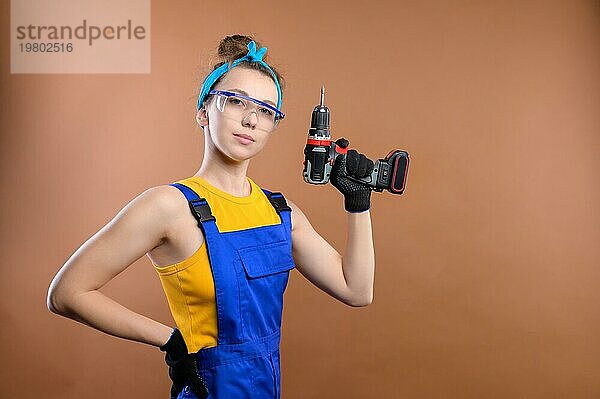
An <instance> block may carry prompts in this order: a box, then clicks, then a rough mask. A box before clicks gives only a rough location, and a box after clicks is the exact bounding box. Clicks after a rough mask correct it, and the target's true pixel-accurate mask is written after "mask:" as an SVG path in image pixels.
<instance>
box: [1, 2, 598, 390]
mask: <svg viewBox="0 0 600 399" xmlns="http://www.w3.org/2000/svg"><path fill="white" fill-rule="evenodd" d="M416 3H417V2H404V3H400V4H398V3H397V2H392V1H387V2H384V1H378V2H373V1H372V2H368V3H366V4H365V3H349V2H346V1H331V2H320V1H310V2H309V1H305V2H301V3H296V4H293V3H291V2H290V3H287V2H277V1H275V2H274V1H252V2H216V1H214V2H208V1H178V2H167V1H153V2H152V25H151V46H152V69H151V70H152V73H151V74H147V75H134V74H122V75H119V74H117V75H110V74H106V75H101V74H80V75H43V74H40V75H11V74H10V69H9V66H10V63H9V61H10V60H9V57H8V54H9V15H10V14H9V5H8V1H4V2H2V5H1V6H0V10H1V21H2V22H1V26H2V40H1V46H2V47H1V49H0V50H1V52H2V60H3V62H2V63H1V65H0V68H1V70H0V73H1V75H0V76H1V89H2V94H1V101H2V103H1V105H2V106H1V107H0V113H1V114H0V123H1V128H2V136H1V147H0V148H1V157H0V160H1V162H2V167H1V173H2V177H1V179H2V180H1V183H2V184H1V186H2V200H1V201H2V203H1V206H0V210H1V212H2V224H1V228H2V232H1V238H2V240H1V242H2V248H1V251H2V252H1V254H2V279H1V280H0V293H1V297H0V311H1V315H0V317H1V323H2V326H3V327H2V336H1V337H0V342H2V369H1V370H2V372H1V374H0V376H1V381H0V387H1V389H0V396H1V397H6V398H8V397H10V398H34V397H40V396H43V397H46V398H79V397H86V398H89V399H92V398H106V397H115V398H125V397H130V398H134V397H135V398H142V397H144V398H166V397H168V389H169V380H168V376H167V373H166V365H164V359H163V354H162V353H161V352H160V351H158V349H157V348H155V347H152V346H148V345H143V344H137V343H133V342H131V341H126V340H122V339H117V338H115V337H112V336H109V335H106V334H103V333H100V332H98V331H96V330H93V329H91V328H89V327H87V326H85V325H82V324H78V323H76V322H73V321H70V320H68V319H65V318H62V317H59V316H56V315H54V314H51V313H50V312H49V311H48V310H47V308H46V292H47V289H48V285H49V283H50V281H51V279H52V277H53V276H54V275H55V273H56V272H57V271H58V269H59V268H60V267H61V266H62V264H63V263H64V262H65V261H66V259H67V258H68V257H69V256H70V255H71V254H72V253H73V252H74V251H75V250H76V249H77V248H78V247H79V246H80V245H81V244H82V243H83V242H84V241H85V240H86V239H88V238H89V237H90V236H91V235H92V234H94V233H95V232H96V231H98V230H99V229H100V228H101V227H102V226H103V225H104V224H105V223H107V222H108V221H109V220H110V219H111V218H112V217H113V216H114V215H115V214H116V213H117V212H118V210H119V209H121V208H122V207H123V206H124V205H125V204H126V203H127V202H129V201H130V200H131V199H132V198H134V197H135V196H137V195H138V194H139V193H141V192H142V191H144V190H145V189H147V188H148V187H151V186H155V185H160V184H166V183H169V182H172V181H174V180H177V179H180V178H184V177H187V176H190V175H192V174H193V173H194V172H195V171H196V170H197V168H198V167H199V165H200V161H201V159H202V153H203V144H202V136H201V131H200V130H199V128H197V127H196V125H195V121H194V115H195V93H196V90H197V86H198V85H199V83H200V81H201V79H202V78H203V77H204V73H205V72H206V68H207V66H208V63H209V61H210V57H211V55H212V54H213V53H214V49H215V47H216V45H217V43H218V41H219V40H220V39H221V38H222V37H223V36H224V35H225V34H230V33H237V32H242V33H254V34H256V36H257V38H258V39H259V40H262V41H263V44H264V45H266V46H267V47H268V48H269V51H268V54H269V55H270V56H271V57H272V58H271V61H272V63H273V64H274V65H275V66H277V67H279V68H280V70H281V71H282V72H283V74H284V75H285V77H286V78H287V82H288V87H287V92H286V97H285V102H284V109H285V112H286V113H287V115H288V116H287V118H286V119H285V121H284V125H283V126H282V127H281V128H280V130H279V132H278V133H277V134H276V135H275V136H274V137H273V138H272V140H271V141H270V143H269V144H268V146H267V147H266V149H265V150H264V152H263V153H262V154H260V155H259V156H258V157H256V159H254V160H253V162H252V164H251V168H250V170H249V175H250V176H251V177H252V178H254V180H255V181H256V182H257V183H258V184H259V185H262V186H263V187H265V188H268V189H272V190H280V191H282V192H284V193H285V194H286V195H287V196H288V197H289V198H291V199H292V200H293V201H294V202H296V203H297V204H298V205H299V206H300V207H301V208H302V209H303V210H304V211H305V212H306V214H307V215H308V217H309V219H310V220H311V222H312V224H313V225H314V227H315V228H316V230H317V231H318V232H319V233H321V234H322V235H323V236H324V237H325V238H326V239H327V240H328V241H329V242H330V243H331V244H332V245H333V246H334V247H335V248H337V249H338V251H340V252H341V253H343V252H342V251H344V249H345V248H344V246H345V234H346V232H345V226H346V214H345V213H344V211H343V207H342V206H343V204H342V197H341V195H340V194H339V193H338V192H337V191H336V190H335V188H333V187H332V186H330V185H328V186H325V187H321V186H312V185H308V184H306V183H304V181H303V180H302V177H301V169H302V165H301V162H302V159H303V158H302V150H303V148H304V144H305V142H306V133H307V128H308V125H309V118H310V112H311V110H312V108H313V107H314V105H315V104H316V103H317V102H318V95H319V88H320V86H321V84H323V83H325V86H326V90H327V94H326V102H327V104H328V105H329V107H330V109H331V112H332V134H333V136H334V137H340V136H344V137H346V138H348V139H349V140H350V141H351V147H353V148H357V149H358V150H359V151H360V152H363V153H365V154H366V155H368V156H369V157H370V158H372V159H376V158H377V157H383V156H384V155H385V154H386V153H387V152H388V151H389V150H391V149H393V148H401V149H405V150H407V151H409V153H410V154H411V164H410V172H409V176H408V182H407V189H406V192H405V194H404V195H401V196H393V195H391V194H389V193H383V194H377V195H374V196H373V207H372V221H373V233H374V239H375V251H376V276H375V298H374V302H373V303H372V304H371V305H370V306H368V307H366V308H358V309H355V308H350V307H347V306H345V305H343V304H341V303H340V302H338V301H336V300H335V299H333V298H331V297H329V296H328V295H327V294H325V293H324V292H321V291H320V290H318V289H316V288H315V287H314V286H313V285H311V284H310V283H309V282H308V281H307V280H306V279H304V278H303V277H302V276H301V275H300V274H299V273H298V272H294V273H293V274H292V277H291V279H290V284H289V287H288V291H287V294H286V303H285V314H284V326H283V337H282V373H283V377H282V387H283V397H284V398H286V399H300V398H302V399H306V398H373V397H378V398H380V397H381V398H597V397H600V314H599V311H598V307H599V303H600V292H599V291H598V287H599V283H600V280H599V278H600V269H599V267H598V266H599V263H600V262H599V261H600V248H599V247H600V246H599V245H598V242H599V239H600V213H599V208H600V206H599V205H600V189H599V187H598V183H599V179H598V177H599V175H600V173H599V171H600V157H599V155H598V154H599V152H600V113H599V110H600V3H599V2H598V1H562V2H560V1H559V2H557V1H502V2H491V1H489V2H484V1H452V2H446V1H429V2H421V3H420V4H416ZM103 292H104V293H106V294H107V295H109V296H110V297H111V298H113V299H115V300H117V301H119V302H120V303H122V304H123V305H125V306H128V307H129V308H131V309H132V310H134V311H137V312H139V313H142V314H144V315H146V316H148V317H151V318H154V319H156V320H159V321H161V322H163V323H165V324H169V325H171V324H172V323H173V322H172V319H171V316H170V313H169V310H168V307H167V302H166V299H165V297H164V294H163V292H162V288H161V286H160V283H159V280H158V277H157V275H156V273H155V271H154V270H153V269H152V266H151V264H150V262H149V260H148V259H147V258H142V259H140V260H139V261H138V262H136V263H135V264H133V265H132V266H131V267H130V268H129V269H127V270H126V271H125V272H124V273H123V274H121V275H120V276H118V278H116V279H114V280H113V281H111V282H110V283H109V284H108V285H107V286H106V287H105V288H103Z"/></svg>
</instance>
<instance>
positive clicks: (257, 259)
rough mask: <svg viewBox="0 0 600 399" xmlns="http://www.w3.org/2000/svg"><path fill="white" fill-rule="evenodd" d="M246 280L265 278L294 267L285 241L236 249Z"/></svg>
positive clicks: (290, 251) (290, 252) (289, 249)
mask: <svg viewBox="0 0 600 399" xmlns="http://www.w3.org/2000/svg"><path fill="white" fill-rule="evenodd" d="M237 251H238V254H239V256H240V259H241V261H242V265H243V267H244V270H245V272H246V275H247V276H248V278H251V279H253V278H259V277H265V276H269V275H272V274H276V273H281V272H285V271H288V270H291V269H293V268H294V267H295V265H294V259H293V258H292V250H291V248H290V246H289V244H288V242H287V241H279V242H274V243H270V244H264V245H259V246H256V247H250V248H242V249H238V250H237Z"/></svg>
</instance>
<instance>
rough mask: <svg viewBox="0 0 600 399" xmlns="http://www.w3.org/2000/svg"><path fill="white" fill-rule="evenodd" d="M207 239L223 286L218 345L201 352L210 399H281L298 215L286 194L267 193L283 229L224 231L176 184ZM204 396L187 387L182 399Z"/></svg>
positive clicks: (218, 293)
mask: <svg viewBox="0 0 600 399" xmlns="http://www.w3.org/2000/svg"><path fill="white" fill-rule="evenodd" d="M171 185H172V186H175V187H177V188H178V189H179V190H181V191H182V192H183V194H184V195H185V197H186V198H187V200H188V203H189V205H190V209H191V211H192V214H193V215H194V217H195V218H196V219H197V220H198V226H199V227H200V228H201V229H202V232H203V233H204V240H205V244H206V245H207V251H208V257H209V261H210V267H211V270H212V275H213V279H214V284H215V298H216V305H217V318H218V320H217V328H218V338H217V346H213V347H208V348H203V349H201V350H200V351H198V353H197V354H196V356H197V362H198V371H199V374H200V376H201V377H202V379H203V380H204V381H205V382H206V386H207V388H208V391H209V396H208V398H210V399H244V398H253V399H279V398H280V395H281V394H280V382H281V379H280V364H279V342H280V333H281V315H282V310H283V294H284V291H285V289H286V286H287V282H288V278H289V271H290V270H291V269H293V268H294V267H295V265H294V260H293V258H292V223H291V209H290V208H289V206H288V205H287V203H286V201H285V198H284V197H283V195H282V194H281V193H271V192H270V191H268V190H265V189H262V190H263V191H264V193H265V194H266V195H267V198H269V200H270V201H271V204H272V205H273V207H274V208H275V210H276V211H277V213H278V214H279V217H280V218H281V223H279V224H276V225H268V226H261V227H256V228H249V229H244V230H238V231H230V232H223V233H221V232H220V231H219V229H218V228H217V225H216V222H215V218H214V216H213V215H212V213H211V210H210V206H209V204H208V202H207V201H206V199H204V198H200V197H199V196H198V194H197V193H196V192H194V191H193V190H192V189H191V188H189V187H187V186H185V185H183V184H180V183H172V184H171ZM188 398H194V399H195V398H197V397H196V395H194V394H193V393H192V392H191V391H190V390H189V388H188V387H187V386H186V387H185V388H184V389H183V391H182V392H181V393H180V394H179V396H178V399H188Z"/></svg>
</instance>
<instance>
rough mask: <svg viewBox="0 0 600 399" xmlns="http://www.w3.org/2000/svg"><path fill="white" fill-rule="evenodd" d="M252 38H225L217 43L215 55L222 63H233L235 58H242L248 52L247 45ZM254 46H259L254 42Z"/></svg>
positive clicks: (240, 36) (242, 36) (234, 36)
mask: <svg viewBox="0 0 600 399" xmlns="http://www.w3.org/2000/svg"><path fill="white" fill-rule="evenodd" d="M252 40H254V38H252V37H251V36H245V35H231V36H226V37H225V38H223V40H221V43H219V48H218V51H217V54H218V56H219V58H221V59H222V61H225V62H228V61H233V60H235V59H236V58H240V57H243V56H244V55H246V53H247V52H248V43H250V42H251V41H252ZM254 42H255V43H256V46H257V47H259V48H260V45H259V43H258V42H256V40H254Z"/></svg>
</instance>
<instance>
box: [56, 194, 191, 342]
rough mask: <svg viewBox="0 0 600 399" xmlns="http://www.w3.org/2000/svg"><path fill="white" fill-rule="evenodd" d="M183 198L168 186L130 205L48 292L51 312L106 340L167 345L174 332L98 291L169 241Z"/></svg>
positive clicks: (93, 239)
mask: <svg viewBox="0 0 600 399" xmlns="http://www.w3.org/2000/svg"><path fill="white" fill-rule="evenodd" d="M177 196H180V194H179V193H178V192H177V190H175V189H172V188H171V187H169V186H158V187H153V188H150V189H148V190H146V191H144V192H143V193H141V194H140V195H139V196H137V197H136V198H134V199H133V200H132V201H131V202H129V203H128V204H127V205H126V206H125V207H124V208H123V209H121V210H120V211H119V212H118V213H117V215H116V216H115V217H114V218H113V219H112V220H111V221H110V222H109V223H108V224H106V226H104V227H103V228H102V229H101V230H100V231H98V232H97V233H96V234H94V235H93V236H92V237H91V238H89V239H88V240H87V241H86V242H85V243H84V244H83V245H81V247H79V248H78V249H77V251H75V253H73V255H71V257H70V258H69V259H68V260H67V262H66V263H65V264H64V265H63V266H62V268H61V269H60V270H59V271H58V273H57V274H56V276H55V277H54V279H53V280H52V282H51V284H50V287H49V289H48V297H47V306H48V309H50V311H52V312H54V313H56V314H59V315H62V316H65V317H68V318H71V319H73V320H76V321H79V322H81V323H84V324H87V325H88V326H90V327H93V328H95V329H98V330H100V331H103V332H105V333H107V334H110V335H114V336H117V337H121V338H124V339H129V340H134V341H138V342H143V343H147V344H150V345H154V346H160V345H162V344H164V343H165V342H166V341H167V339H168V338H169V335H170V334H171V331H172V330H173V329H172V327H168V326H165V325H164V324H161V323H159V322H157V321H154V320H151V319H149V318H147V317H145V316H142V315H140V314H137V313H135V312H133V311H131V310H129V309H127V308H126V307H124V306H122V305H120V304H119V303H117V302H115V301H113V300H112V299H110V298H108V297H107V296H105V295H104V294H102V293H100V292H99V291H98V290H99V289H100V288H101V287H103V286H104V285H105V284H106V283H107V282H108V281H110V280H111V279H112V278H113V277H115V276H116V275H118V274H119V273H121V272H122V271H124V270H125V269H126V268H127V267H129V266H130V265H131V264H132V263H133V262H135V261H136V260H137V259H139V258H140V257H142V256H144V255H145V254H146V253H147V252H148V251H150V250H152V249H153V248H155V247H157V246H159V245H161V244H162V243H163V242H164V239H165V237H167V231H168V226H169V222H172V220H173V219H175V218H174V217H173V215H175V214H176V212H177V206H178V205H179V204H180V203H179V202H178V201H177V199H180V198H177Z"/></svg>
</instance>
